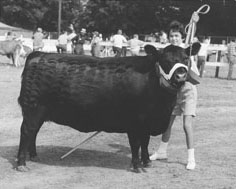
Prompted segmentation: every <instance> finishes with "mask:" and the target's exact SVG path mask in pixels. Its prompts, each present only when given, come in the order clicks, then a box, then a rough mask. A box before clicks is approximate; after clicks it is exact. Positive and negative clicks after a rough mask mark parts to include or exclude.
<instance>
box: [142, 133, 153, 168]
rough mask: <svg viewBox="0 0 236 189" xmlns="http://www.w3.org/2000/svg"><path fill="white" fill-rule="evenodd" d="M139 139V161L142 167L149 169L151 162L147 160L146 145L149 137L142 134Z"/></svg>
mask: <svg viewBox="0 0 236 189" xmlns="http://www.w3.org/2000/svg"><path fill="white" fill-rule="evenodd" d="M140 137H141V160H142V162H143V166H144V167H150V166H151V160H150V159H149V153H148V144H149V141H150V135H149V134H144V133H143V134H142V135H141V136H140Z"/></svg>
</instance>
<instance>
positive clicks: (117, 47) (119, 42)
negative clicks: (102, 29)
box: [111, 29, 127, 57]
mask: <svg viewBox="0 0 236 189" xmlns="http://www.w3.org/2000/svg"><path fill="white" fill-rule="evenodd" d="M111 42H112V43H113V51H114V53H115V54H116V55H115V56H116V57H120V56H121V54H122V47H123V43H127V40H126V38H125V37H124V36H123V35H122V30H121V29H119V30H118V31H117V34H115V35H114V36H113V37H112V38H111Z"/></svg>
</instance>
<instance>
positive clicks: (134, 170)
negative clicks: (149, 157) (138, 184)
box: [130, 167, 141, 173]
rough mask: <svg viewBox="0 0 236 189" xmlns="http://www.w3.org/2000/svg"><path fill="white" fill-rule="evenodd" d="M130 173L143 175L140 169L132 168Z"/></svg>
mask: <svg viewBox="0 0 236 189" xmlns="http://www.w3.org/2000/svg"><path fill="white" fill-rule="evenodd" d="M130 171H131V172H133V173H141V170H140V168H133V167H131V168H130Z"/></svg>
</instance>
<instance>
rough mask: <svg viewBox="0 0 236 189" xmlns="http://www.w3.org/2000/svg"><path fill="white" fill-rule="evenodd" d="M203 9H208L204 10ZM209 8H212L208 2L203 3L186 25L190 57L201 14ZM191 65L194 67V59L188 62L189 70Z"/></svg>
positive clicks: (186, 42)
mask: <svg viewBox="0 0 236 189" xmlns="http://www.w3.org/2000/svg"><path fill="white" fill-rule="evenodd" d="M203 9H206V10H205V11H203ZM209 10H210V6H209V5H207V4H205V5H202V6H201V7H200V8H199V9H198V10H197V11H194V12H193V14H192V17H191V19H190V22H189V24H188V25H187V26H186V27H185V33H187V36H186V40H185V45H186V46H190V57H191V55H192V44H193V38H194V36H195V33H196V30H197V22H198V21H199V14H207V13H208V12H209ZM191 67H192V61H191V60H190V61H189V64H188V72H189V70H190V69H191Z"/></svg>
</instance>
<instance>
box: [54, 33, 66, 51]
mask: <svg viewBox="0 0 236 189" xmlns="http://www.w3.org/2000/svg"><path fill="white" fill-rule="evenodd" d="M67 42H68V35H67V31H63V32H62V34H61V35H60V36H59V37H58V44H57V46H56V47H57V52H58V53H66V52H67Z"/></svg>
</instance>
